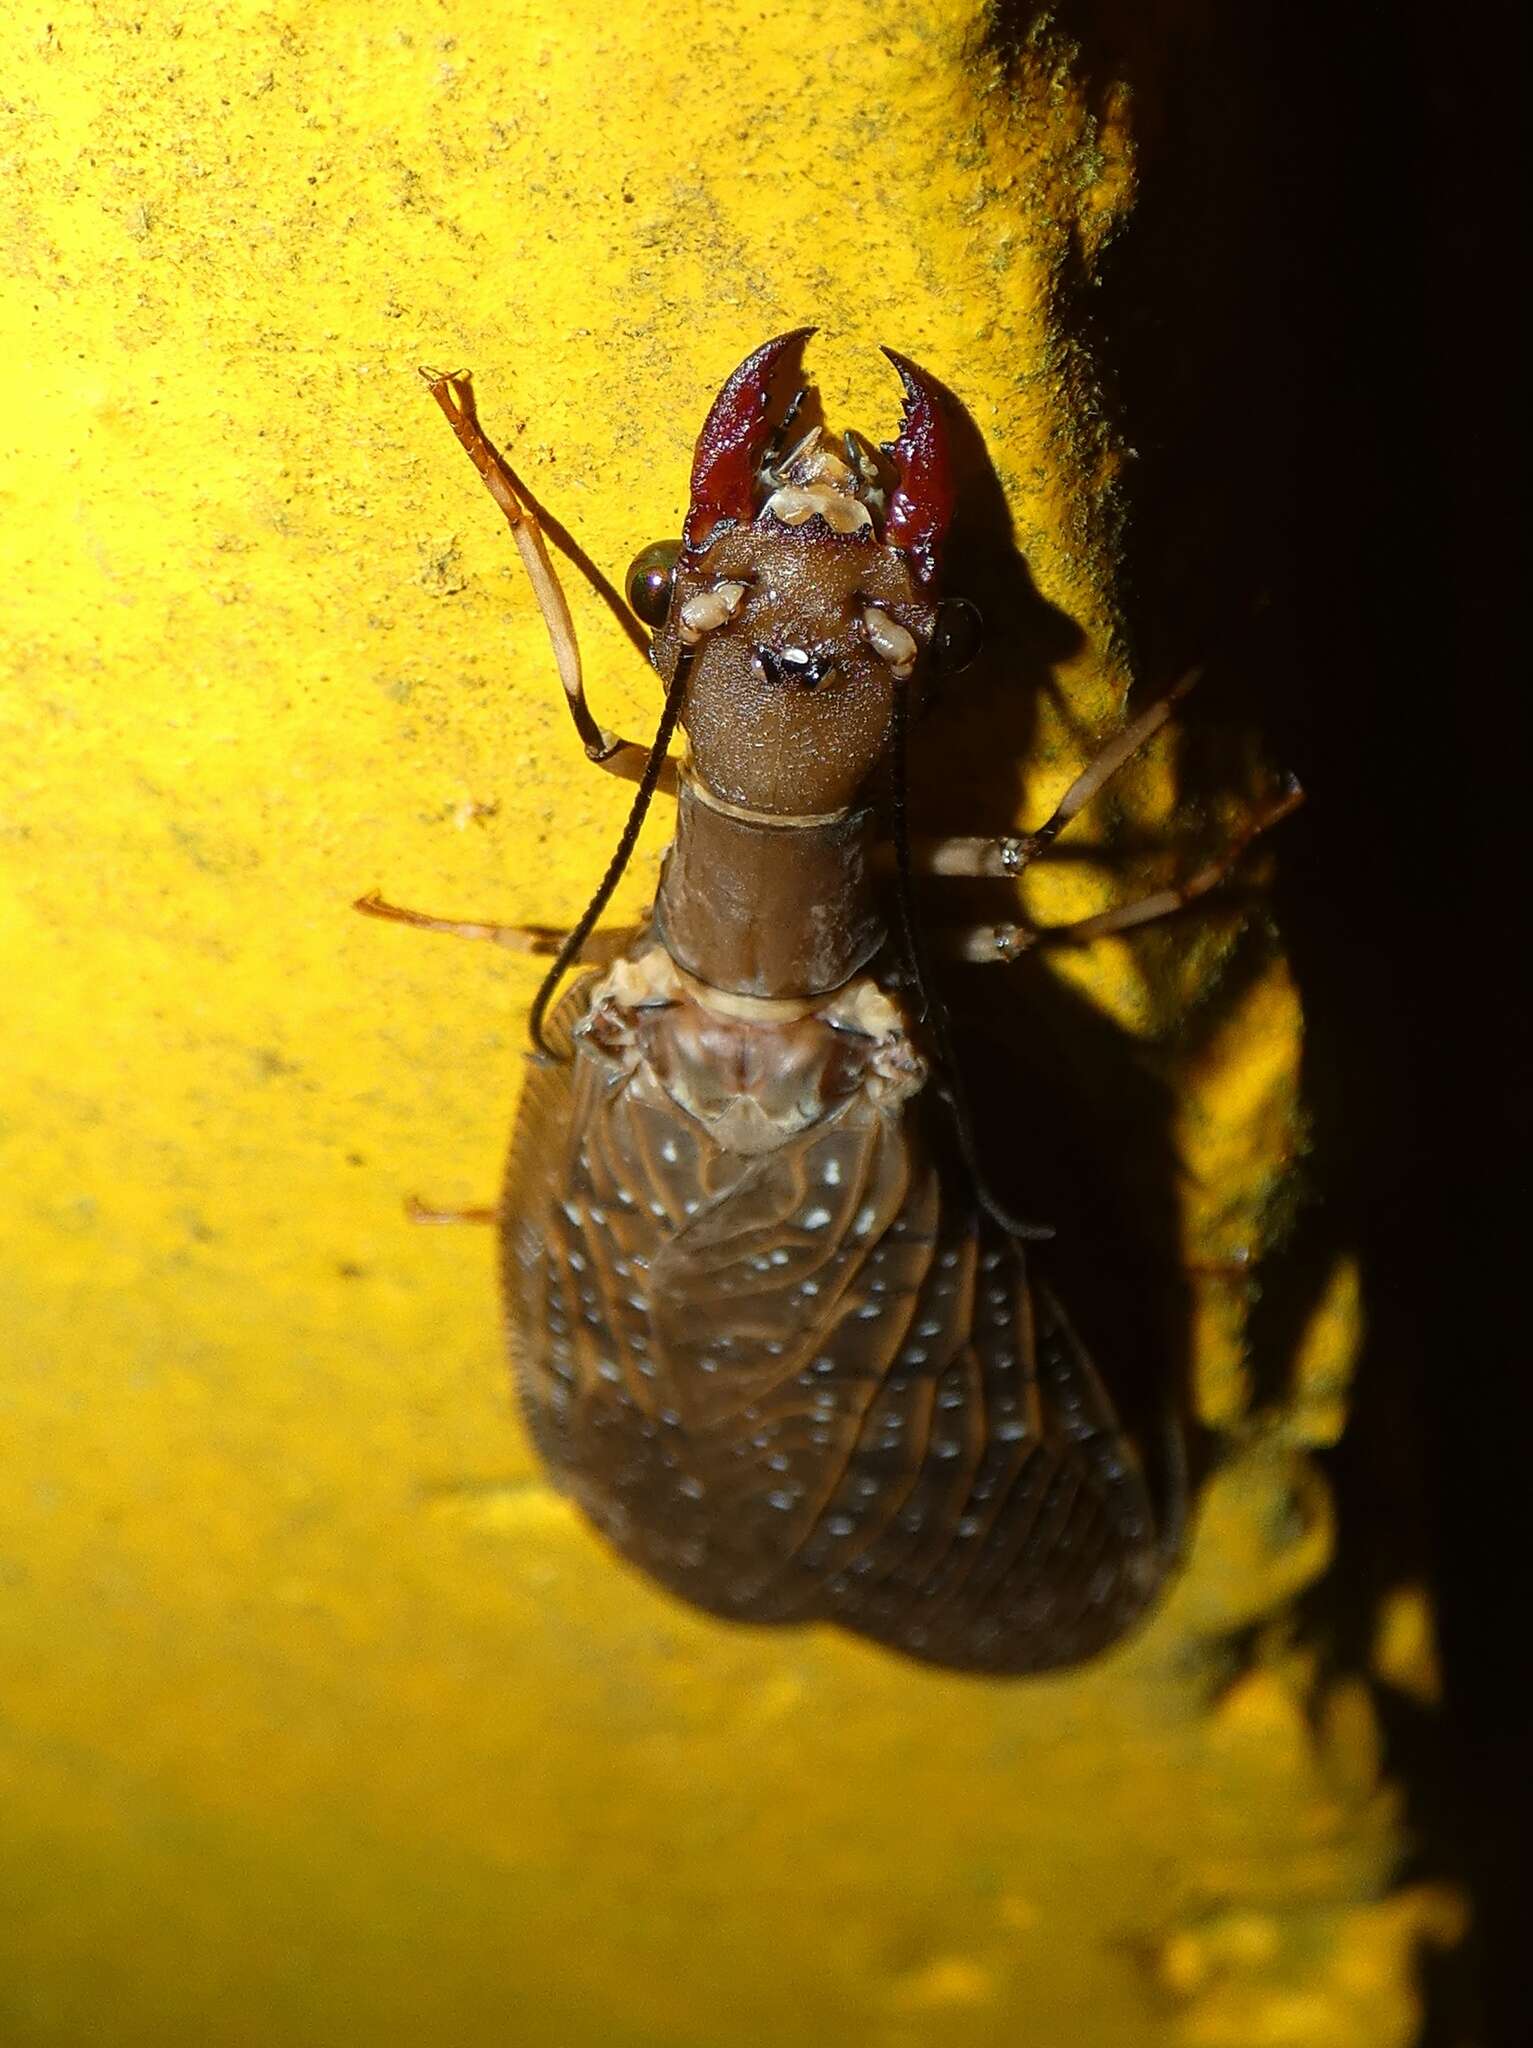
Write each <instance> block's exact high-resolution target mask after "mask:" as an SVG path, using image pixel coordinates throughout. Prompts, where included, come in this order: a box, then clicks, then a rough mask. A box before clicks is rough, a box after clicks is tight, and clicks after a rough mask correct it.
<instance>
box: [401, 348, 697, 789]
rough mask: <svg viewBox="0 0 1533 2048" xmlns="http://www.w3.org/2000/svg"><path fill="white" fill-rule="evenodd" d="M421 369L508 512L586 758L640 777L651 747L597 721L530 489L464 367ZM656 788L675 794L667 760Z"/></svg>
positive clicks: (471, 457)
mask: <svg viewBox="0 0 1533 2048" xmlns="http://www.w3.org/2000/svg"><path fill="white" fill-rule="evenodd" d="M421 375H422V376H423V377H424V378H425V380H426V382H427V384H428V385H429V386H430V387H431V395H432V397H433V398H434V399H435V400H436V402H437V404H438V405H439V406H440V407H441V408H442V412H443V414H444V415H445V417H446V420H447V423H448V425H449V426H450V427H451V428H452V430H453V432H454V433H455V434H456V435H457V437H458V439H459V441H460V442H461V443H462V445H463V448H464V450H465V451H466V453H467V455H468V457H469V460H470V461H471V462H472V463H473V465H474V467H475V469H477V470H478V472H479V474H480V477H481V478H482V479H483V481H484V486H485V489H486V490H487V491H488V492H489V494H490V496H491V497H492V498H493V499H494V500H495V502H496V504H497V505H498V506H499V507H500V509H501V511H502V512H503V513H504V514H505V515H506V524H507V525H508V526H509V527H510V528H511V538H512V539H513V540H514V541H515V542H516V551H517V553H518V554H519V555H520V556H521V558H522V567H523V568H524V569H525V570H526V572H527V580H528V582H529V583H530V584H531V585H532V593H533V596H534V597H536V599H537V601H538V609H539V610H540V611H541V612H542V614H543V623H544V625H545V626H546V627H547V628H548V637H549V640H550V642H551V643H552V645H553V650H554V663H555V666H556V667H557V668H558V671H559V680H560V682H561V683H562V684H563V685H564V698H565V702H566V703H567V704H568V705H569V709H570V716H571V718H573V720H574V721H575V730H576V732H578V733H579V735H580V744H581V745H582V746H583V747H584V748H585V750H586V758H587V759H588V760H591V761H594V762H595V763H596V765H597V767H599V768H605V769H607V770H608V772H609V773H610V774H613V775H620V776H622V777H623V779H624V780H625V781H628V782H637V781H638V779H639V777H640V776H641V775H642V774H643V773H644V764H645V762H646V760H647V759H648V757H649V748H648V747H647V746H646V745H644V744H642V743H641V742H640V741H638V740H625V739H623V738H622V737H621V736H620V735H619V734H617V733H612V732H608V730H607V728H606V727H605V726H604V725H598V724H597V722H596V720H595V718H594V717H593V716H592V714H591V707H590V706H589V704H587V702H586V693H585V681H584V678H583V676H582V673H581V666H580V645H579V642H578V641H577V640H576V638H575V622H574V620H573V619H572V618H571V617H570V608H569V603H568V600H567V599H566V598H565V595H564V588H563V586H562V584H561V583H560V581H559V578H558V576H557V575H556V574H555V572H554V565H553V562H552V561H551V560H550V558H549V553H548V544H547V542H546V541H545V540H544V538H543V529H542V527H541V525H540V524H539V523H538V515H537V513H536V512H535V511H534V510H533V507H532V504H531V502H530V500H529V499H528V496H527V493H526V490H525V489H524V487H523V486H522V485H521V484H520V483H519V482H518V480H517V477H516V473H515V471H514V470H513V469H512V468H511V465H510V464H509V463H508V462H507V461H506V459H505V457H504V456H503V455H502V454H501V452H500V450H499V449H498V448H497V447H496V446H495V444H494V442H493V441H491V440H490V438H489V436H488V435H487V434H486V433H485V431H484V429H483V427H481V426H480V424H479V414H478V410H477V408H476V407H475V404H474V386H473V379H472V377H471V376H470V374H469V372H468V371H467V370H459V371H456V372H454V373H453V374H451V375H444V374H443V373H442V372H440V371H438V370H422V371H421ZM659 787H660V788H661V789H663V790H665V791H666V793H667V794H668V795H671V796H674V795H675V793H676V775H675V769H674V768H672V767H669V766H668V767H667V769H666V770H664V771H662V774H661V778H660V782H659Z"/></svg>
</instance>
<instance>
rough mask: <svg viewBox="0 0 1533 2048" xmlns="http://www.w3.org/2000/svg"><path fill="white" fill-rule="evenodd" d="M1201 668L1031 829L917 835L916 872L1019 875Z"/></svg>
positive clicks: (1163, 717) (1110, 747) (1160, 721)
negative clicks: (1000, 833) (995, 834)
mask: <svg viewBox="0 0 1533 2048" xmlns="http://www.w3.org/2000/svg"><path fill="white" fill-rule="evenodd" d="M1202 673H1203V672H1202V670H1201V669H1196V668H1194V669H1189V670H1188V671H1187V673H1186V675H1184V676H1183V677H1181V679H1180V680H1179V681H1177V682H1174V683H1173V684H1172V685H1171V687H1170V689H1169V690H1167V692H1166V694H1165V695H1164V696H1163V697H1158V698H1157V699H1156V700H1155V702H1154V703H1153V704H1152V705H1151V706H1150V708H1149V710H1148V711H1146V712H1144V713H1143V714H1142V715H1141V716H1140V717H1138V718H1136V719H1135V720H1134V722H1133V724H1132V725H1126V726H1125V727H1124V728H1123V730H1122V732H1120V733H1119V734H1118V736H1117V738H1116V739H1114V740H1109V742H1108V743H1107V745H1106V746H1105V747H1104V748H1103V749H1102V751H1101V753H1099V754H1098V755H1096V756H1095V758H1094V759H1092V760H1090V761H1088V762H1087V763H1086V765H1085V767H1084V768H1083V769H1082V770H1081V772H1080V774H1079V775H1077V776H1076V778H1075V780H1074V781H1073V782H1072V783H1071V784H1070V787H1069V788H1068V789H1067V790H1066V791H1065V793H1064V795H1063V796H1062V797H1061V798H1060V799H1059V802H1058V803H1057V804H1056V805H1055V807H1054V809H1053V811H1052V813H1051V814H1050V815H1049V817H1047V818H1045V820H1044V821H1043V823H1042V824H1041V825H1039V826H1038V827H1037V828H1036V829H1035V830H1033V831H1031V832H1023V833H1016V834H1007V835H1005V836H1003V837H1000V838H968V837H965V836H962V835H956V836H953V837H949V838H943V839H925V840H916V841H914V842H913V843H912V845H911V849H910V862H911V867H912V869H913V871H914V872H915V873H917V874H921V875H962V876H970V877H972V876H976V875H1020V874H1021V873H1022V871H1023V869H1024V868H1026V867H1028V866H1029V865H1030V864H1031V863H1032V862H1033V861H1035V860H1036V859H1037V858H1038V856H1039V854H1040V853H1042V852H1044V851H1045V850H1046V849H1047V848H1048V847H1050V846H1052V845H1053V843H1054V841H1055V840H1056V839H1057V838H1058V837H1059V835H1060V833H1061V832H1062V831H1063V830H1064V829H1065V827H1066V825H1068V824H1069V822H1070V820H1071V819H1072V818H1073V817H1075V816H1077V814H1078V813H1079V812H1081V811H1083V810H1084V809H1085V808H1086V806H1087V804H1089V803H1090V802H1091V799H1092V798H1093V797H1094V796H1095V795H1096V794H1097V792H1098V791H1099V790H1100V789H1102V788H1103V787H1104V785H1105V784H1106V783H1108V782H1110V781H1111V780H1112V778H1113V776H1115V775H1116V774H1117V772H1118V770H1119V769H1120V768H1121V767H1123V766H1124V764H1125V763H1126V762H1128V761H1131V760H1132V759H1133V757H1134V756H1135V754H1137V753H1138V752H1139V750H1140V748H1141V747H1142V746H1143V745H1144V744H1145V742H1146V741H1147V740H1148V739H1150V737H1151V736H1152V735H1153V734H1154V733H1157V732H1159V731H1160V729H1161V727H1162V726H1163V725H1164V724H1165V723H1166V721H1167V719H1168V718H1169V717H1170V716H1171V714H1172V712H1173V711H1174V710H1175V709H1176V707H1177V705H1178V704H1179V703H1180V702H1181V700H1182V699H1183V698H1184V697H1185V696H1186V695H1187V693H1188V692H1189V691H1190V690H1191V689H1193V688H1194V687H1195V686H1196V684H1197V682H1198V679H1199V677H1200V676H1201V675H1202Z"/></svg>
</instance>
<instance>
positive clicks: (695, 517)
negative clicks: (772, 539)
mask: <svg viewBox="0 0 1533 2048" xmlns="http://www.w3.org/2000/svg"><path fill="white" fill-rule="evenodd" d="M814 331H815V330H814V329H813V328H812V327H795V328H793V329H792V330H791V332H789V333H787V334H779V335H778V336H777V338H776V339H775V340H774V341H764V342H763V343H762V344H761V346H760V348H758V349H757V350H755V352H754V353H753V354H751V355H748V356H747V357H746V358H745V361H744V362H743V363H742V364H741V365H740V367H739V369H738V370H736V371H735V373H734V375H733V376H732V377H731V378H730V380H729V382H728V383H727V384H726V385H725V386H724V388H723V390H722V391H721V392H720V393H719V395H718V397H717V398H716V399H715V400H714V401H713V407H712V410H711V411H710V412H709V414H708V418H707V420H706V421H705V422H704V425H703V431H702V432H701V433H700V434H699V435H698V437H697V452H696V454H695V455H694V456H693V458H692V503H691V506H690V508H689V509H688V512H687V523H686V525H685V526H684V527H683V529H682V544H683V546H684V547H685V548H686V549H687V551H688V552H689V553H692V554H695V553H697V552H698V551H699V550H700V549H702V548H705V547H706V546H707V545H708V543H709V541H711V540H712V538H713V535H714V529H715V528H716V527H718V526H719V525H720V524H721V523H722V522H723V521H724V520H726V519H728V520H733V521H734V522H735V523H736V524H738V525H744V524H746V523H747V522H748V521H749V520H750V518H751V517H752V515H753V514H754V512H755V509H756V471H757V468H758V466H759V465H760V462H761V458H762V456H763V455H764V454H765V452H766V446H767V442H768V440H769V439H770V438H771V433H772V420H771V415H770V412H769V410H768V408H769V406H770V404H771V400H772V386H773V384H774V382H775V381H776V377H777V373H778V371H779V370H780V368H781V367H782V363H783V360H784V358H785V357H787V356H789V355H791V354H792V353H793V351H794V350H795V349H797V348H801V347H802V346H803V344H804V343H805V342H806V341H807V340H808V339H809V337H810V335H811V334H813V333H814Z"/></svg>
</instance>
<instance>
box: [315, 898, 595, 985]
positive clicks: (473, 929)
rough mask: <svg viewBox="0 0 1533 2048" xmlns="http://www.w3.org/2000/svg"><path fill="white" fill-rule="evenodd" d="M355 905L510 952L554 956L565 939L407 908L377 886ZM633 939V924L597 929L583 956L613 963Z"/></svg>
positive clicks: (549, 930) (545, 929) (369, 913)
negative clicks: (386, 898) (388, 899)
mask: <svg viewBox="0 0 1533 2048" xmlns="http://www.w3.org/2000/svg"><path fill="white" fill-rule="evenodd" d="M351 907H352V909H353V910H360V911H361V913H362V915H363V916H364V917H381V918H385V919H387V920H388V921H389V922H390V923H392V924H408V925H413V926H414V927H415V929H416V930H417V931H422V932H446V933H447V935H448V936H449V938H454V939H488V940H489V941H490V943H491V945H494V946H504V947H505V948H506V950H507V952H509V953H532V954H535V955H537V956H539V957H540V958H543V959H552V958H553V956H554V954H555V953H557V952H558V950H559V948H560V946H561V945H563V943H564V933H563V932H562V931H558V930H556V929H555V928H554V927H553V926H551V925H544V924H488V923H484V922H481V921H480V920H479V919H477V918H468V917H433V916H432V914H431V913H430V911H426V910H406V909H404V908H403V907H402V906H401V905H400V904H397V903H386V902H385V901H384V899H383V898H382V897H381V896H380V895H379V894H378V892H377V890H376V889H374V890H372V891H370V892H369V894H367V895H366V896H359V897H358V898H357V900H356V902H355V903H353V905H352V906H351ZM633 940H634V931H633V928H632V927H631V926H624V927H622V928H615V929H613V930H611V931H605V932H593V933H592V934H591V937H590V938H589V940H588V941H587V942H586V946H585V950H584V952H583V953H582V956H581V957H582V958H583V959H584V960H586V961H588V962H589V963H590V964H591V965H592V966H593V967H610V966H611V965H612V963H613V961H614V960H616V959H618V958H619V957H620V956H621V955H622V954H623V953H625V952H627V950H628V948H629V947H630V946H631V945H632V944H633Z"/></svg>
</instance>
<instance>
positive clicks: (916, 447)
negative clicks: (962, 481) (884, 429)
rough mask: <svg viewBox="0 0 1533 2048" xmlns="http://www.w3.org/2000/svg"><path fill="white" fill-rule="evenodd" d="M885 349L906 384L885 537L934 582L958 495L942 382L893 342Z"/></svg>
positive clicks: (920, 573) (924, 578) (926, 580)
mask: <svg viewBox="0 0 1533 2048" xmlns="http://www.w3.org/2000/svg"><path fill="white" fill-rule="evenodd" d="M884 354H885V355H886V356H887V357H888V358H889V360H890V362H891V363H893V365H894V367H895V369H896V370H898V371H899V373H900V382H901V383H902V384H903V385H904V387H905V415H904V418H903V419H902V420H901V422H900V437H899V439H898V440H897V441H896V442H895V443H894V445H893V447H892V448H891V449H890V450H889V453H890V455H891V456H892V457H893V459H894V467H895V470H896V471H897V473H898V478H899V481H898V483H897V484H896V486H895V490H894V496H893V497H892V498H891V499H890V501H889V516H888V518H887V519H886V520H885V522H884V539H885V540H886V541H887V542H888V544H889V545H890V546H891V547H896V548H900V549H902V550H903V551H904V552H905V553H906V554H907V555H909V557H910V559H911V562H912V563H913V564H914V567H915V571H916V574H917V576H918V577H919V579H920V581H921V582H922V583H931V582H933V581H934V580H935V578H936V574H937V562H938V557H939V556H940V554H941V552H942V543H943V541H944V540H945V539H946V538H947V530H948V527H949V526H950V525H951V524H952V519H953V505H954V502H955V499H956V496H957V493H956V489H955V486H954V483H953V456H952V450H951V448H950V447H949V445H948V432H947V421H946V419H945V418H944V416H943V411H942V400H941V394H940V386H939V385H938V384H937V382H936V379H935V378H933V377H929V376H928V375H927V374H926V372H925V371H924V370H922V369H918V368H917V367H916V365H915V364H914V363H913V362H911V360H910V358H909V357H908V356H902V355H900V354H898V353H897V352H896V351H895V350H894V349H892V348H886V349H885V350H884Z"/></svg>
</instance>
